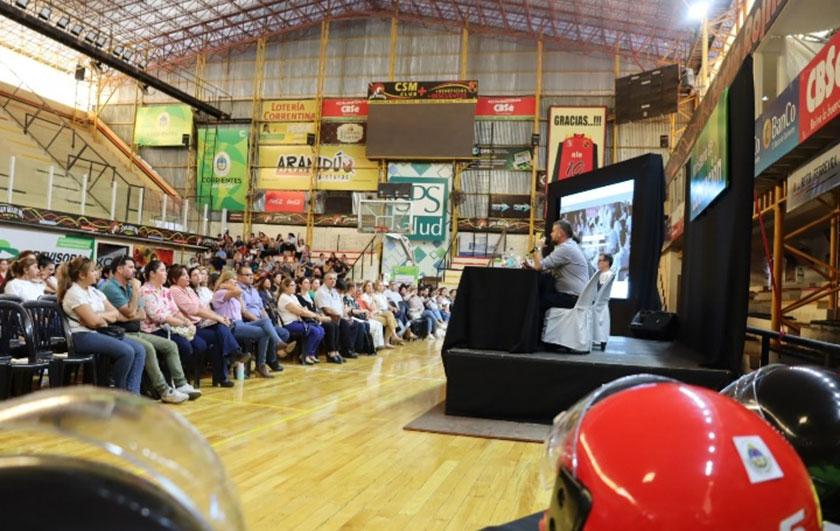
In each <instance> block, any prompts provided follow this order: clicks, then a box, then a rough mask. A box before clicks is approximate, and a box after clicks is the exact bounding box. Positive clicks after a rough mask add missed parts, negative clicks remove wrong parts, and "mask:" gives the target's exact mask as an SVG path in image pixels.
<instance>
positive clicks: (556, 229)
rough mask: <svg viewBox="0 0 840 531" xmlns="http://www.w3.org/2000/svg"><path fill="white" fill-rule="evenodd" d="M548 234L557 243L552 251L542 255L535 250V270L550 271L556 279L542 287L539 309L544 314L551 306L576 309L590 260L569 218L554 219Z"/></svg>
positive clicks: (587, 278)
mask: <svg viewBox="0 0 840 531" xmlns="http://www.w3.org/2000/svg"><path fill="white" fill-rule="evenodd" d="M549 237H550V238H551V241H552V242H554V250H553V251H551V254H549V255H548V256H546V257H545V258H542V257H541V254H540V253H541V251H540V249H537V250H536V252H535V253H534V266H533V267H534V269H536V270H537V271H547V272H548V273H550V274H551V277H553V280H554V282H553V283H550V282H549V283H546V285H545V286H544V287H542V289H541V290H540V310H541V311H542V312H543V313H544V312H545V311H546V310H548V309H549V308H574V306H575V303H577V300H578V297H579V296H580V292H581V291H583V287H584V286H585V285H586V282H587V281H588V280H589V273H590V271H589V262H587V260H586V257H585V256H584V254H583V251H582V250H581V248H580V245H578V242H577V241H576V240H575V239H574V237H573V235H572V226H571V225H569V223H568V222H567V221H565V220H559V221H555V222H554V224H553V225H552V226H551V234H550V236H549ZM541 284H542V283H541Z"/></svg>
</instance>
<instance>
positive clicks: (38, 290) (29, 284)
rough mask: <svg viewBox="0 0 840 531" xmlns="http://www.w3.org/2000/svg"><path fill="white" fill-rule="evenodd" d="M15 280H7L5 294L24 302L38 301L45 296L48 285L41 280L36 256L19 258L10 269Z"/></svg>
mask: <svg viewBox="0 0 840 531" xmlns="http://www.w3.org/2000/svg"><path fill="white" fill-rule="evenodd" d="M10 271H11V273H12V276H13V277H14V278H11V277H10V278H9V279H7V280H6V283H5V287H4V288H3V293H5V294H6V295H14V296H15V297H19V298H20V299H22V300H23V301H36V300H38V297H40V296H41V295H43V294H44V291H45V288H46V284H44V281H43V280H41V273H40V271H39V270H38V259H37V258H35V255H34V254H30V255H27V256H25V257H23V258H18V259H17V260H15V261H14V262H12V265H11V267H10Z"/></svg>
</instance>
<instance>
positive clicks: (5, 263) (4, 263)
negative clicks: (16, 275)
mask: <svg viewBox="0 0 840 531" xmlns="http://www.w3.org/2000/svg"><path fill="white" fill-rule="evenodd" d="M8 275H9V260H8V259H7V258H0V284H3V283H5V282H6V277H7V276H8Z"/></svg>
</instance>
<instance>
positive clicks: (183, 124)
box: [134, 105, 193, 146]
mask: <svg viewBox="0 0 840 531" xmlns="http://www.w3.org/2000/svg"><path fill="white" fill-rule="evenodd" d="M192 130H193V113H192V109H191V108H190V106H189V105H150V106H147V107H137V115H136V116H135V119H134V143H135V144H138V145H141V146H183V145H184V135H192Z"/></svg>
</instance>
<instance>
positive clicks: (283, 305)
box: [277, 278, 324, 365]
mask: <svg viewBox="0 0 840 531" xmlns="http://www.w3.org/2000/svg"><path fill="white" fill-rule="evenodd" d="M280 285H281V287H282V288H283V292H282V293H281V294H280V298H279V299H278V301H277V309H278V312H279V316H280V322H281V323H283V327H284V328H285V329H286V330H288V331H289V333H291V334H297V335H298V336H300V337H303V338H304V340H305V341H304V346H303V354H302V355H301V361H302V362H303V364H304V365H313V364H314V363H316V362H317V361H318V345H320V344H321V340H322V339H324V329H323V328H321V326H320V325H319V324H318V321H320V320H321V319H320V318H319V316H318V314H317V313H315V312H312V311H310V310H308V309H306V308H304V307H303V306H301V304H300V302H299V301H298V300H297V297H295V281H294V280H292V279H290V278H284V279H283V282H282V283H281V284H280ZM304 319H308V320H310V321H309V322H306V321H304Z"/></svg>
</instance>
